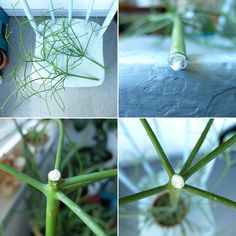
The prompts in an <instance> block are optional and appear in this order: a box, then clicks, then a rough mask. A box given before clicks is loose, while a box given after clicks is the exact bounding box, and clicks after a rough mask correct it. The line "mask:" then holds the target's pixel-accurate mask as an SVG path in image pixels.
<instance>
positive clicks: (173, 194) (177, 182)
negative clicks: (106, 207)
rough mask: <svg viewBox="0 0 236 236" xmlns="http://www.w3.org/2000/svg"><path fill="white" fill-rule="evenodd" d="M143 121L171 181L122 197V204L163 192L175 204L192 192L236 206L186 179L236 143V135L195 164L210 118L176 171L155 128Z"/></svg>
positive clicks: (232, 202)
mask: <svg viewBox="0 0 236 236" xmlns="http://www.w3.org/2000/svg"><path fill="white" fill-rule="evenodd" d="M141 123H142V124H143V126H144V128H145V130H146V132H147V135H148V136H149V138H150V140H151V142H152V144H153V146H154V148H155V150H156V152H157V154H158V156H159V157H160V160H161V164H162V166H163V168H164V170H165V172H166V173H167V175H168V176H169V181H168V182H167V183H166V184H164V185H161V186H157V187H155V188H152V189H148V190H145V191H141V192H139V193H136V194H132V195H129V196H126V197H123V198H121V199H120V205H125V204H128V203H132V202H136V201H138V200H140V199H143V198H147V197H149V196H152V195H156V194H160V193H163V192H168V193H169V195H170V201H171V204H172V205H173V206H175V205H176V204H177V203H178V201H179V199H180V196H181V194H182V193H183V192H188V193H191V194H192V195H193V196H200V197H203V198H207V199H210V200H212V201H215V202H218V203H221V204H223V205H226V206H228V207H231V208H236V202H235V201H232V200H230V199H227V198H225V197H222V196H220V195H217V194H214V193H212V192H209V191H206V190H203V189H199V188H197V187H195V186H191V185H188V184H187V183H186V181H187V180H188V179H189V178H190V177H191V176H192V175H194V174H195V173H197V172H198V171H199V170H200V169H201V168H203V167H205V166H206V165H207V164H208V163H209V162H210V161H212V160H213V159H215V158H217V157H218V156H219V155H220V154H222V153H223V152H224V151H225V150H226V149H227V148H229V147H230V146H232V145H233V144H235V143H236V135H234V136H232V137H231V138H229V139H228V140H227V141H226V142H224V143H223V144H221V145H220V146H218V147H217V148H215V149H214V150H213V151H211V152H210V153H208V154H206V155H205V156H203V157H202V158H201V159H200V160H199V161H196V162H195V163H194V164H193V162H194V160H195V158H196V156H197V154H198V152H199V150H200V148H201V146H202V144H203V142H204V140H205V139H206V136H207V134H208V132H209V130H210V128H211V126H212V124H213V119H210V120H209V121H208V123H207V125H206V127H205V129H204V130H203V132H202V134H201V136H200V137H199V139H198V141H197V143H196V145H195V146H194V148H193V150H192V152H191V153H190V155H189V157H188V158H187V160H186V162H185V163H184V165H183V167H182V169H181V171H180V172H179V173H178V172H175V170H174V168H173V167H172V165H171V163H170V161H169V159H168V157H167V156H166V154H165V152H164V150H163V149H162V147H161V145H160V143H159V141H158V139H157V137H156V135H155V134H154V132H153V130H152V129H151V127H150V125H149V123H148V122H147V121H146V120H145V119H141Z"/></svg>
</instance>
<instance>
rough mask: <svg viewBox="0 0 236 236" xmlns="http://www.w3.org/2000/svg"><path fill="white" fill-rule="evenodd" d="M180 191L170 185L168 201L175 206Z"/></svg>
mask: <svg viewBox="0 0 236 236" xmlns="http://www.w3.org/2000/svg"><path fill="white" fill-rule="evenodd" d="M180 193H181V190H179V189H174V188H173V187H170V202H171V204H172V205H173V206H174V207H176V206H177V204H178V202H179V198H180Z"/></svg>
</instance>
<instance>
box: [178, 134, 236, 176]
mask: <svg viewBox="0 0 236 236" xmlns="http://www.w3.org/2000/svg"><path fill="white" fill-rule="evenodd" d="M235 142H236V135H234V136H233V137H231V138H230V139H228V140H227V141H226V142H224V143H223V144H221V145H220V146H219V147H217V148H216V149H214V150H213V151H212V152H210V153H209V154H208V155H206V156H205V157H203V158H202V159H201V160H200V161H199V162H197V163H196V164H195V165H194V166H193V167H191V168H190V169H188V170H187V171H186V172H184V173H183V175H182V177H183V178H184V179H185V180H187V179H188V178H189V177H190V176H192V175H193V174H194V173H196V172H197V171H198V170H199V169H201V168H202V167H204V166H205V165H206V164H208V163H209V162H210V161H212V160H213V159H214V158H216V157H217V156H218V155H220V154H221V153H222V152H224V151H225V150H226V149H227V148H229V147H230V146H231V145H232V144H234V143H235Z"/></svg>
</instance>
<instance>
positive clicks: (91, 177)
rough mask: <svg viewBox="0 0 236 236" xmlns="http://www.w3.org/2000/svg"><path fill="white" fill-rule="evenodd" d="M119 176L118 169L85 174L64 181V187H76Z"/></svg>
mask: <svg viewBox="0 0 236 236" xmlns="http://www.w3.org/2000/svg"><path fill="white" fill-rule="evenodd" d="M116 175H117V169H113V170H104V171H99V172H95V173H91V174H84V175H80V176H76V177H71V178H66V179H62V186H64V187H65V186H68V185H74V184H83V183H86V182H91V183H92V182H96V181H99V180H102V179H106V178H109V177H114V176H116Z"/></svg>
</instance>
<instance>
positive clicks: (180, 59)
mask: <svg viewBox="0 0 236 236" xmlns="http://www.w3.org/2000/svg"><path fill="white" fill-rule="evenodd" d="M168 62H169V65H170V67H171V69H172V70H174V71H180V70H184V69H185V68H186V67H187V65H188V60H187V57H186V56H185V55H183V54H180V53H174V54H170V55H169V58H168Z"/></svg>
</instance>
